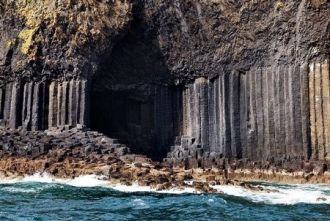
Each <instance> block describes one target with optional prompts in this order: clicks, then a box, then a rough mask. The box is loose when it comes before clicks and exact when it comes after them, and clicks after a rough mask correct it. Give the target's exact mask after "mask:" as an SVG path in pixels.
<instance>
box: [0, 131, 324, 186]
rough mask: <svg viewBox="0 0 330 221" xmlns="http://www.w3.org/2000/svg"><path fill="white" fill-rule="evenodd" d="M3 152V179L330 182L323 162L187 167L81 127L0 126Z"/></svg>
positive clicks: (127, 182)
mask: <svg viewBox="0 0 330 221" xmlns="http://www.w3.org/2000/svg"><path fill="white" fill-rule="evenodd" d="M0 157H1V159H0V176H1V177H2V178H19V177H24V176H27V175H33V174H35V173H47V174H49V175H51V176H54V177H56V178H63V179H72V178H76V177H79V176H83V175H91V174H94V175H100V176H102V177H104V179H105V180H108V181H109V182H110V183H111V184H114V185H115V184H122V185H127V186H130V185H132V184H133V183H137V184H138V185H139V186H149V187H150V188H152V189H154V190H157V191H161V190H169V189H173V188H176V189H184V188H187V187H193V188H194V189H196V190H197V191H199V192H215V189H213V188H212V186H214V185H239V186H242V187H244V188H247V189H250V190H256V191H267V190H264V189H262V188H260V189H258V188H256V187H254V186H251V185H249V184H248V181H256V180H258V181H259V180H260V181H269V182H276V183H297V184H305V183H313V184H327V185H330V170H329V168H330V167H329V165H327V164H326V163H322V162H307V161H305V162H304V161H301V162H300V164H299V163H298V162H294V163H292V165H291V167H289V165H290V164H289V163H286V164H283V165H284V166H285V165H287V166H286V168H285V167H283V166H276V165H271V164H269V163H268V164H267V163H265V162H263V163H261V162H259V163H258V162H249V161H247V160H245V161H244V160H229V159H223V164H222V165H220V166H219V167H212V168H185V167H184V166H173V165H171V164H169V163H168V162H166V161H164V162H155V161H152V160H151V159H150V158H148V157H146V156H144V155H137V154H132V153H130V149H129V148H128V147H126V146H125V145H122V144H120V143H119V142H118V140H116V139H111V138H108V137H106V136H104V135H103V134H101V133H97V132H93V131H83V130H77V129H73V130H69V131H65V132H61V131H45V132H26V131H23V130H8V129H6V130H0ZM187 181H190V182H187Z"/></svg>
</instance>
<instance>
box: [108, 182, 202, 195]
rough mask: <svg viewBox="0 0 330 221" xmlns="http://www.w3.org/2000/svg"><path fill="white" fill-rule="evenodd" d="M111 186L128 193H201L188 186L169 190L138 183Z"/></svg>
mask: <svg viewBox="0 0 330 221" xmlns="http://www.w3.org/2000/svg"><path fill="white" fill-rule="evenodd" d="M110 188H112V189H114V190H117V191H121V192H126V193H134V192H157V193H167V194H183V193H199V192H198V191H196V190H195V189H194V188H192V187H186V188H184V189H182V188H175V187H173V188H171V189H168V190H159V191H157V190H155V189H152V188H151V187H149V186H140V185H138V184H137V183H133V184H132V185H130V186H126V185H122V184H114V185H110Z"/></svg>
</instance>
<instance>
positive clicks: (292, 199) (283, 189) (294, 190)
mask: <svg viewBox="0 0 330 221" xmlns="http://www.w3.org/2000/svg"><path fill="white" fill-rule="evenodd" d="M261 187H263V186H261ZM213 188H215V189H216V190H218V191H222V192H223V193H225V194H227V195H230V196H237V197H242V198H245V199H248V200H250V201H252V202H256V203H266V204H283V205H293V204H299V203H307V204H330V194H329V193H328V190H329V187H328V186H321V185H304V184H301V185H285V186H284V185H282V186H276V185H274V186H269V185H267V186H266V187H265V188H266V190H265V191H254V190H250V189H246V188H244V187H240V186H225V185H219V186H213ZM267 189H268V190H269V191H267Z"/></svg>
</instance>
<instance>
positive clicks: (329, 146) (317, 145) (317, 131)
mask: <svg viewBox="0 0 330 221" xmlns="http://www.w3.org/2000/svg"><path fill="white" fill-rule="evenodd" d="M308 78H309V100H310V125H311V148H312V157H313V159H319V160H323V159H326V160H328V161H329V160H330V94H329V93H330V91H329V90H330V80H329V60H327V61H325V62H323V63H312V64H310V65H309V76H308Z"/></svg>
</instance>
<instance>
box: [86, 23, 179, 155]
mask: <svg viewBox="0 0 330 221" xmlns="http://www.w3.org/2000/svg"><path fill="white" fill-rule="evenodd" d="M133 23H134V24H132V29H131V30H129V32H128V33H127V34H126V36H125V37H124V38H122V39H121V40H120V41H119V42H117V43H116V45H115V47H114V48H113V50H112V52H111V54H110V56H104V59H103V61H102V65H101V69H100V70H99V73H98V74H96V75H95V77H94V78H93V79H92V87H91V88H92V91H91V92H92V93H91V129H92V130H96V131H99V132H102V133H105V134H106V135H108V136H110V137H113V138H117V139H119V140H120V142H122V143H125V144H126V145H128V146H129V147H130V148H131V150H132V151H133V152H135V153H139V154H146V155H148V156H149V157H151V158H153V159H154V160H160V159H162V158H163V157H165V156H166V153H167V152H169V150H170V146H171V145H173V141H174V140H175V139H174V138H175V136H178V135H180V126H179V125H180V123H179V122H180V115H181V113H180V112H181V111H180V108H181V105H182V104H181V103H182V102H181V89H180V88H179V87H177V86H174V85H173V80H172V79H171V76H170V72H169V70H168V68H167V66H166V62H165V61H164V58H163V55H162V53H161V51H160V48H159V45H158V44H157V43H158V42H157V41H154V40H153V39H155V37H154V36H153V34H152V33H148V31H147V30H145V29H144V28H143V27H144V26H143V22H142V21H141V20H139V19H138V18H137V19H135V20H134V21H133Z"/></svg>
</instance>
